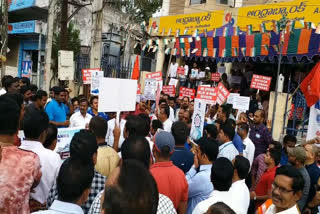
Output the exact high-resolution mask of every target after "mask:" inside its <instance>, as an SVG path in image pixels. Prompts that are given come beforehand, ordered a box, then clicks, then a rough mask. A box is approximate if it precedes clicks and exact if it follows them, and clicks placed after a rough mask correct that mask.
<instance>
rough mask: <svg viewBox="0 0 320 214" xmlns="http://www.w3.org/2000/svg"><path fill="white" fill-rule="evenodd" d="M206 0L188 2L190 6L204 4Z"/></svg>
mask: <svg viewBox="0 0 320 214" xmlns="http://www.w3.org/2000/svg"><path fill="white" fill-rule="evenodd" d="M206 1H207V0H190V5H194V4H205V3H206Z"/></svg>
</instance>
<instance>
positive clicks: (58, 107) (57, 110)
mask: <svg viewBox="0 0 320 214" xmlns="http://www.w3.org/2000/svg"><path fill="white" fill-rule="evenodd" d="M45 112H46V113H47V115H48V117H49V120H50V121H54V122H57V123H62V122H65V121H66V120H67V113H66V108H65V104H63V103H60V104H59V103H58V102H57V101H56V100H55V99H52V100H51V101H50V102H49V103H48V104H47V106H46V108H45Z"/></svg>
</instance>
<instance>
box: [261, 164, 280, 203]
mask: <svg viewBox="0 0 320 214" xmlns="http://www.w3.org/2000/svg"><path fill="white" fill-rule="evenodd" d="M277 168H278V167H277V166H275V167H273V168H271V169H268V170H267V171H266V172H265V173H263V175H262V176H261V179H260V181H259V183H258V185H257V187H256V191H255V193H256V195H257V196H263V195H267V194H268V192H269V191H270V190H271V188H272V183H273V180H274V177H275V175H276V170H277ZM262 203H263V202H261V204H262ZM261 204H260V205H261ZM260 205H259V206H260Z"/></svg>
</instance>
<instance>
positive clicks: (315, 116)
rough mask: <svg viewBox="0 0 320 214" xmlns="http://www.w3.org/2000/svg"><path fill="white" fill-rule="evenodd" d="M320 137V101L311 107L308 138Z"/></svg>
mask: <svg viewBox="0 0 320 214" xmlns="http://www.w3.org/2000/svg"><path fill="white" fill-rule="evenodd" d="M316 137H320V101H318V102H317V103H316V104H314V105H313V106H311V107H310V115H309V125H308V132H307V139H306V140H312V139H314V138H316Z"/></svg>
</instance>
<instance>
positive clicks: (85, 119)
mask: <svg viewBox="0 0 320 214" xmlns="http://www.w3.org/2000/svg"><path fill="white" fill-rule="evenodd" d="M79 104H80V111H78V112H76V113H74V114H73V115H72V116H71V118H70V126H69V127H70V128H74V127H76V128H81V129H84V128H86V127H87V126H88V125H89V123H90V120H91V118H92V116H91V115H90V114H88V113H87V111H88V106H89V102H88V100H86V99H85V98H83V99H81V100H80V101H79Z"/></svg>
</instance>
